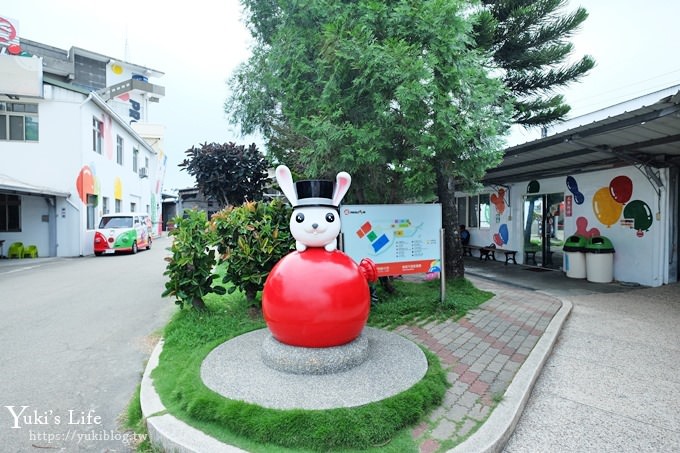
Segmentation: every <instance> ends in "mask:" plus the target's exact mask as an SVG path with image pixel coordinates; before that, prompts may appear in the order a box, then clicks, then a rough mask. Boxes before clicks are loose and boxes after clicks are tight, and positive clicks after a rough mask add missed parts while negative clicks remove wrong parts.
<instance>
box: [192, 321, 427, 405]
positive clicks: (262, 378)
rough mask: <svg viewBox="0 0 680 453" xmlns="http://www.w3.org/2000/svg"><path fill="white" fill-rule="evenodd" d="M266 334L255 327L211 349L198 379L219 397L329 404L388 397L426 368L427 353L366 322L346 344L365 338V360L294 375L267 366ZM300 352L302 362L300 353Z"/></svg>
mask: <svg viewBox="0 0 680 453" xmlns="http://www.w3.org/2000/svg"><path fill="white" fill-rule="evenodd" d="M268 337H271V333H270V332H269V330H268V329H260V330H256V331H253V332H249V333H247V334H244V335H240V336H238V337H236V338H233V339H231V340H229V341H226V342H225V343H222V344H221V345H219V346H218V347H216V348H215V349H213V350H212V351H211V352H210V354H208V356H207V357H206V358H205V360H204V361H203V364H202V365H201V379H202V380H203V383H204V384H205V385H206V386H207V387H208V388H210V389H211V390H213V391H214V392H216V393H219V394H220V395H222V396H223V397H225V398H229V399H232V400H240V401H245V402H248V403H252V404H257V405H259V406H262V407H268V408H272V409H334V408H338V407H355V406H361V405H364V404H368V403H372V402H375V401H381V400H383V399H385V398H389V397H390V396H393V395H396V394H397V393H400V392H403V391H404V390H407V389H409V388H411V387H412V386H413V385H415V384H416V383H417V382H418V381H420V380H421V379H422V378H423V376H425V373H426V372H427V358H426V357H425V354H424V353H423V351H422V350H421V349H420V347H418V346H417V345H416V344H415V343H413V342H412V341H410V340H408V339H406V338H404V337H402V336H400V335H398V334H395V333H392V332H388V331H384V330H380V329H374V328H371V327H366V328H364V331H363V333H362V334H361V336H360V337H359V338H360V339H361V338H362V337H363V338H365V339H361V340H360V341H359V343H358V344H357V345H354V346H352V347H353V348H354V347H359V345H360V344H361V342H363V341H366V342H367V343H368V347H367V348H366V350H367V357H366V358H365V360H364V361H363V362H362V363H360V364H358V365H356V366H354V367H350V368H346V369H344V370H343V371H338V372H335V373H328V374H296V373H292V372H283V371H280V370H278V369H275V368H273V367H270V366H268V365H267V364H265V362H264V360H263V359H262V351H263V347H262V345H263V343H264V342H266V341H267V338H268ZM270 345H271V344H270ZM279 345H280V343H279ZM282 346H285V345H282ZM288 348H289V347H286V348H284V349H288ZM341 348H342V347H341ZM302 349H308V348H302ZM359 349H360V348H359ZM306 352H309V351H306ZM317 352H318V351H317ZM330 355H333V353H331V354H330ZM301 357H302V361H304V358H305V354H302V355H301ZM307 358H308V357H307ZM326 359H328V357H326ZM329 361H333V360H329ZM335 361H336V362H342V360H335ZM295 367H296V366H294V367H293V368H295Z"/></svg>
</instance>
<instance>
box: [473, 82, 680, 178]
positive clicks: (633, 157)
mask: <svg viewBox="0 0 680 453" xmlns="http://www.w3.org/2000/svg"><path fill="white" fill-rule="evenodd" d="M636 164H638V165H642V166H645V167H654V168H662V167H673V166H674V167H680V91H677V92H675V93H674V94H672V95H669V96H666V97H664V98H663V99H661V100H660V101H659V102H656V103H654V104H652V105H649V106H643V107H641V108H638V109H635V110H631V111H627V112H624V113H621V114H619V115H615V116H611V117H608V118H605V119H603V120H599V121H595V122H592V123H590V124H586V125H582V126H578V127H575V128H573V129H569V130H566V131H564V132H560V133H558V134H555V135H552V136H549V137H545V138H541V139H538V140H534V141H531V142H527V143H524V144H521V145H517V146H513V147H510V148H508V149H506V150H505V155H504V158H503V162H502V163H501V164H500V165H499V166H498V167H496V168H493V169H490V170H488V171H487V174H486V176H485V177H484V179H483V180H482V182H483V183H484V184H488V185H493V184H500V185H502V184H505V183H511V182H519V181H527V180H532V179H540V178H548V177H553V176H564V175H567V174H574V173H579V172H588V171H595V170H600V169H604V168H613V167H618V166H624V165H636Z"/></svg>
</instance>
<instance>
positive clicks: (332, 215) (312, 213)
mask: <svg viewBox="0 0 680 453" xmlns="http://www.w3.org/2000/svg"><path fill="white" fill-rule="evenodd" d="M276 181H277V182H278V183H279V186H280V187H281V191H282V192H283V194H284V195H285V196H286V198H287V199H288V201H290V204H291V205H292V206H293V214H292V215H291V217H290V232H291V234H292V235H293V237H294V238H295V249H296V250H297V251H298V252H304V251H305V250H307V248H308V247H323V248H324V249H326V251H328V252H332V251H334V250H335V249H336V247H337V245H336V239H337V237H338V235H339V234H340V214H339V212H338V206H339V205H340V201H341V200H342V198H343V197H344V196H345V194H346V193H347V191H348V190H349V186H350V184H351V182H352V178H351V176H350V175H349V174H348V173H346V172H344V171H342V172H340V173H338V174H337V176H336V181H335V184H333V182H332V181H323V180H304V181H298V182H297V183H293V176H292V175H291V174H290V170H289V169H288V167H286V166H285V165H279V166H278V167H276Z"/></svg>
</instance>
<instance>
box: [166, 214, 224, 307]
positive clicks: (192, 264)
mask: <svg viewBox="0 0 680 453" xmlns="http://www.w3.org/2000/svg"><path fill="white" fill-rule="evenodd" d="M184 214H185V217H184V218H182V217H176V218H175V226H176V227H175V229H174V230H172V231H171V232H170V235H171V236H172V237H173V238H174V240H173V242H172V246H171V247H170V251H171V252H172V256H171V257H167V258H166V259H165V260H166V261H167V262H168V264H167V266H166V270H165V272H164V273H163V275H167V276H168V277H169V279H168V281H167V282H166V283H165V291H163V294H162V296H163V297H166V296H175V303H176V304H177V305H179V306H180V307H184V305H190V306H193V307H194V308H196V309H198V310H204V309H205V303H204V302H203V296H205V295H206V294H208V293H213V292H214V293H218V294H224V293H225V291H226V290H225V289H224V288H223V287H222V286H215V287H213V281H214V279H215V278H216V275H214V274H213V272H212V270H213V267H214V266H215V250H214V249H212V248H210V246H211V244H212V243H213V241H214V239H213V238H214V236H213V234H212V233H211V231H210V230H209V229H208V218H207V215H206V213H205V211H198V210H186V211H184Z"/></svg>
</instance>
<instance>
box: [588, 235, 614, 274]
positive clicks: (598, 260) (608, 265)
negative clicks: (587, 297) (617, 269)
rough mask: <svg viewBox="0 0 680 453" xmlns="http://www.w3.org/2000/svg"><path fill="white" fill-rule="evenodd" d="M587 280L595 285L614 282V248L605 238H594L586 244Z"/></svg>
mask: <svg viewBox="0 0 680 453" xmlns="http://www.w3.org/2000/svg"><path fill="white" fill-rule="evenodd" d="M586 278H587V279H588V281H589V282H595V283H609V282H611V281H612V280H614V246H613V245H612V242H611V241H610V240H609V239H608V238H606V237H604V236H594V237H592V238H590V239H589V240H588V242H587V243H586Z"/></svg>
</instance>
